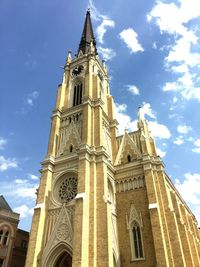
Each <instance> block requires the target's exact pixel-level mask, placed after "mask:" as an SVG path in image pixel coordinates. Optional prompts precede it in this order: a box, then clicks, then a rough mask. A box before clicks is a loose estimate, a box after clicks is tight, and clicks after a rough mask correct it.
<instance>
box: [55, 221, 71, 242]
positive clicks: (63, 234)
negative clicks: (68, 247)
mask: <svg viewBox="0 0 200 267" xmlns="http://www.w3.org/2000/svg"><path fill="white" fill-rule="evenodd" d="M56 236H57V238H58V239H59V240H66V241H67V240H71V233H70V230H69V228H68V225H67V224H64V223H63V224H61V225H60V226H59V228H58V229H57V232H56Z"/></svg>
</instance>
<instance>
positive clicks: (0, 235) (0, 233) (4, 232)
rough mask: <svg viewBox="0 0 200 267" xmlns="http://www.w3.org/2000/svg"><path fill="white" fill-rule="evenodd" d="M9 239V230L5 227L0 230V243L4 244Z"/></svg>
mask: <svg viewBox="0 0 200 267" xmlns="http://www.w3.org/2000/svg"><path fill="white" fill-rule="evenodd" d="M8 240H9V231H8V228H7V227H4V228H3V229H1V230H0V244H2V245H3V246H6V245H7V244H8Z"/></svg>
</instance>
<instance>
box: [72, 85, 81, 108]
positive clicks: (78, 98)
mask: <svg viewBox="0 0 200 267" xmlns="http://www.w3.org/2000/svg"><path fill="white" fill-rule="evenodd" d="M82 94H83V85H82V83H81V82H80V83H77V84H76V85H75V86H74V96H73V107H74V106H77V105H80V104H81V103H82Z"/></svg>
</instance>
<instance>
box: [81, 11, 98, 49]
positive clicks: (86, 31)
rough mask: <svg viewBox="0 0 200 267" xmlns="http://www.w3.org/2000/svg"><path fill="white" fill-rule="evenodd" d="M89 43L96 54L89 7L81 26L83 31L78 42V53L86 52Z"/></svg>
mask: <svg viewBox="0 0 200 267" xmlns="http://www.w3.org/2000/svg"><path fill="white" fill-rule="evenodd" d="M91 43H92V44H93V46H94V49H95V52H96V54H97V48H96V41H95V38H94V33H93V29H92V23H91V18H90V9H88V10H87V13H86V18H85V24H84V28H83V33H82V36H81V41H80V44H79V49H78V54H79V52H80V51H82V53H83V54H87V53H88V50H89V49H90V46H91Z"/></svg>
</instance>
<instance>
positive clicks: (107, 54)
mask: <svg viewBox="0 0 200 267" xmlns="http://www.w3.org/2000/svg"><path fill="white" fill-rule="evenodd" d="M98 52H99V54H101V55H102V57H103V59H105V60H110V59H112V58H113V57H115V56H116V53H115V51H114V50H113V49H111V48H104V47H101V46H99V47H98Z"/></svg>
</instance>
